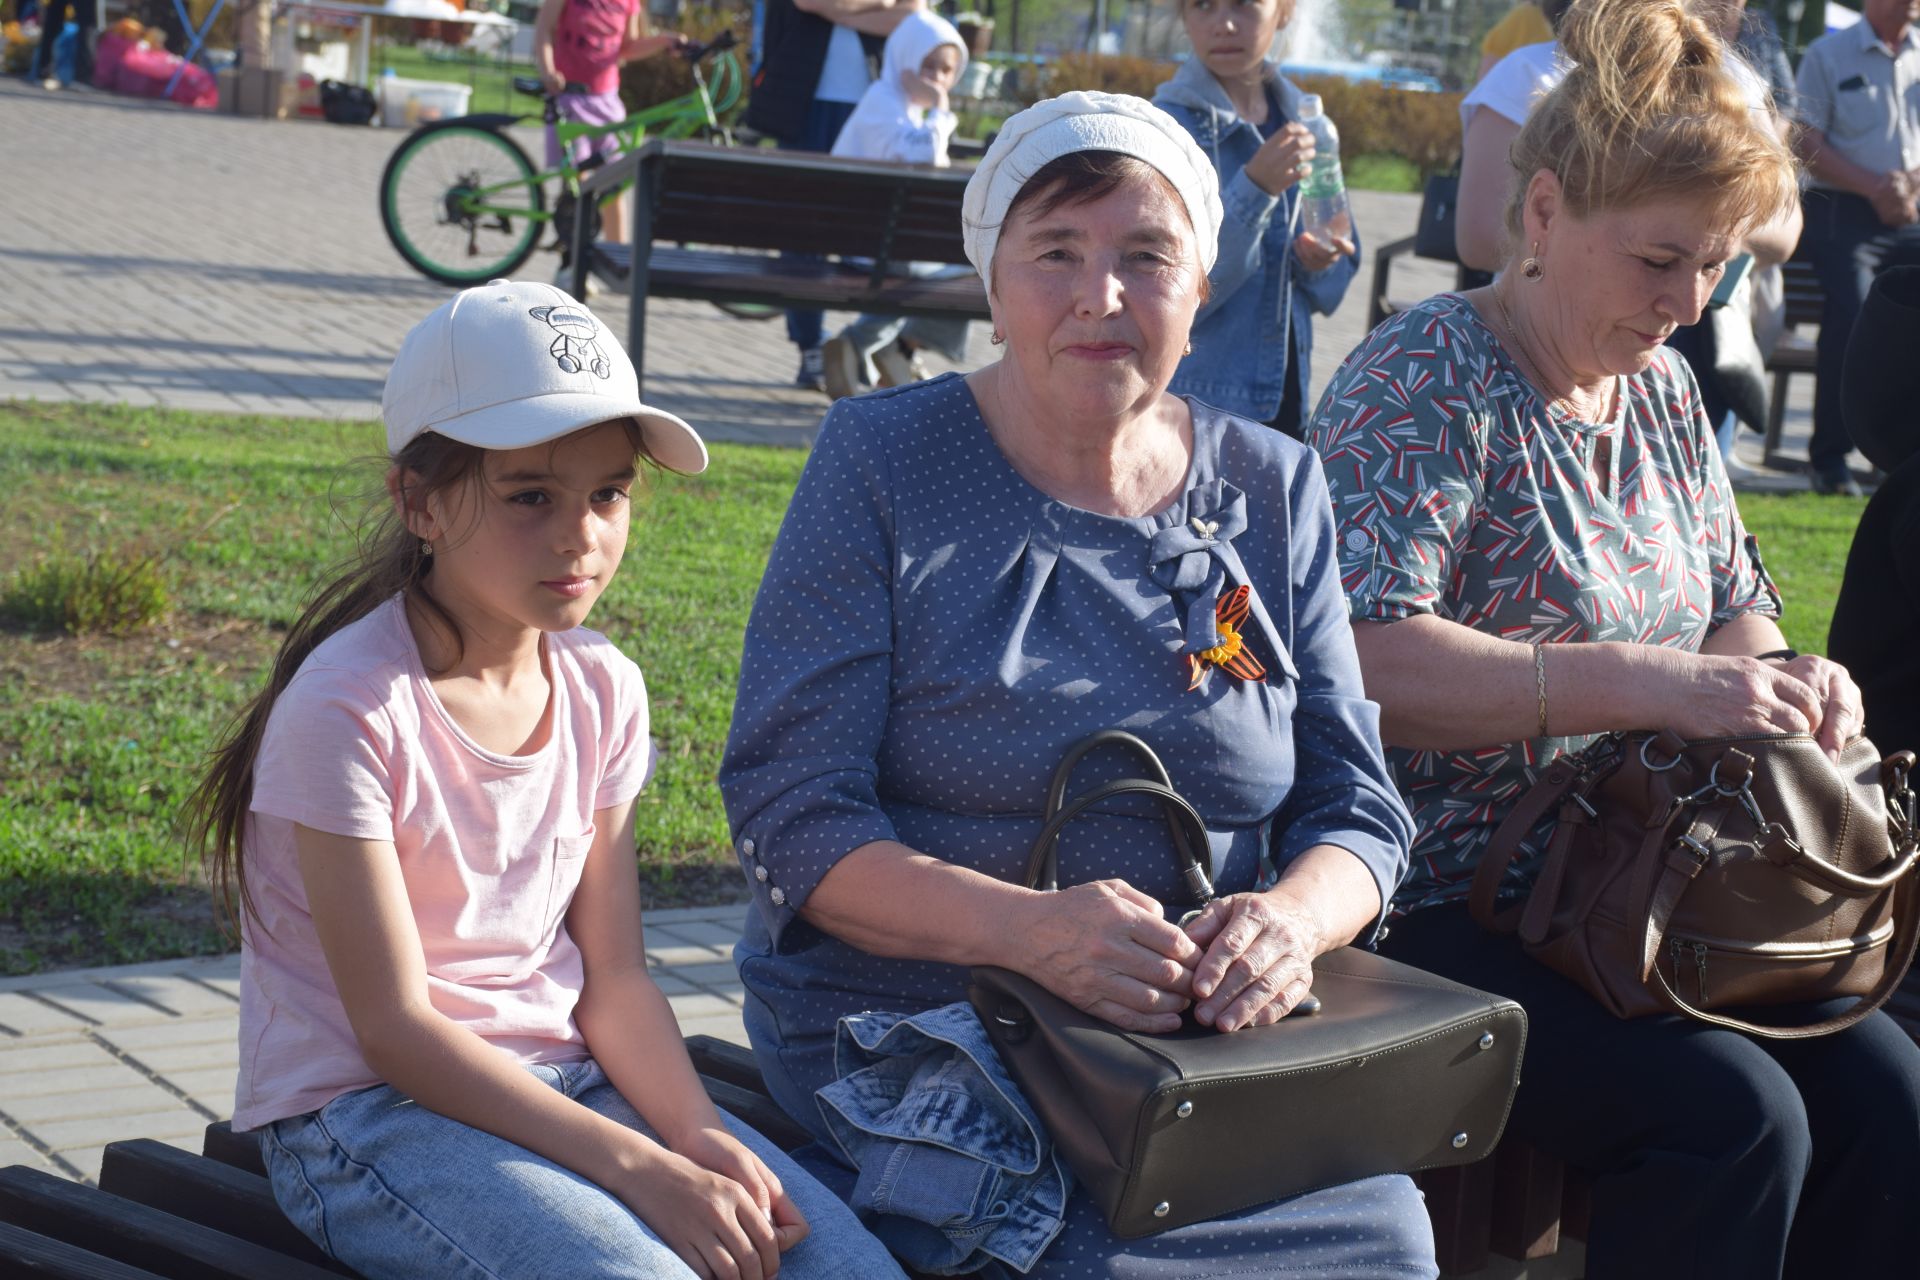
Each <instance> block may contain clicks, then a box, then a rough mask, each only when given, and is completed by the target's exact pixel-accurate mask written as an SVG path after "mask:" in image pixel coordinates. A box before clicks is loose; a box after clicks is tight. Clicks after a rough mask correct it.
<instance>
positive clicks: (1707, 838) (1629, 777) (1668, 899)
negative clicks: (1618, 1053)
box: [1469, 730, 1920, 1039]
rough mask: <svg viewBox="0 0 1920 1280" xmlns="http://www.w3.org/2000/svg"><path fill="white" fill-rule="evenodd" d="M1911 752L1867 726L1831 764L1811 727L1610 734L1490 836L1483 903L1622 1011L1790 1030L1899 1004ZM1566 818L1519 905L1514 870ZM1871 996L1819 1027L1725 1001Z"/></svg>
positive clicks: (1916, 903) (1907, 892) (1917, 930)
mask: <svg viewBox="0 0 1920 1280" xmlns="http://www.w3.org/2000/svg"><path fill="white" fill-rule="evenodd" d="M1913 765H1914V756H1913V753H1912V752H1910V751H1901V752H1897V753H1895V754H1894V755H1891V756H1889V757H1887V758H1886V759H1884V760H1883V759H1881V758H1880V753H1879V752H1878V751H1876V750H1875V749H1874V746H1873V744H1872V743H1871V742H1869V741H1867V740H1866V739H1865V738H1856V739H1854V741H1853V742H1852V743H1850V744H1848V746H1847V747H1846V748H1845V750H1844V751H1843V753H1842V754H1841V757H1840V761H1839V763H1838V764H1837V765H1836V764H1835V763H1834V762H1833V761H1831V760H1830V759H1828V757H1827V755H1826V753H1825V752H1824V751H1822V750H1821V749H1820V746H1819V744H1818V743H1817V742H1816V741H1815V740H1814V739H1813V738H1811V737H1809V736H1807V735H1805V734H1774V735H1764V736H1758V737H1743V738H1704V739H1696V740H1693V741H1688V740H1686V739H1683V738H1681V737H1680V736H1679V735H1677V734H1675V733H1673V732H1672V731H1671V730H1661V731H1659V732H1657V733H1656V732H1638V733H1630V734H1608V735H1605V736H1604V737H1602V738H1600V739H1599V740H1597V741H1596V742H1594V743H1593V744H1592V745H1591V746H1589V747H1588V748H1587V749H1586V750H1584V751H1582V752H1580V753H1578V754H1576V755H1570V756H1563V757H1562V758H1560V759H1558V760H1555V761H1554V762H1553V763H1552V764H1551V765H1550V766H1549V767H1548V769H1547V771H1546V773H1545V775H1544V776H1543V777H1542V778H1541V780H1540V781H1539V782H1537V783H1536V784H1535V785H1534V786H1533V788H1532V790H1530V791H1528V792H1527V794H1526V795H1525V796H1523V797H1522V798H1521V801H1520V803H1519V805H1518V806H1516V807H1515V809H1514V810H1513V812H1512V813H1511V814H1509V815H1508V817H1507V819H1506V821H1505V822H1503V823H1502V824H1501V825H1500V828H1499V830H1498V831H1496V832H1495V833H1494V836H1493V840H1492V841H1491V843H1490V844H1489V846H1488V848H1487V852H1486V853H1485V854H1484V855H1483V856H1482V857H1481V859H1480V865H1479V867H1478V869H1477V872H1476V874H1475V876H1474V882H1473V894H1472V898H1471V899H1470V904H1469V905H1470V907H1471V910H1472V913H1473V918H1474V919H1475V920H1476V921H1478V922H1479V923H1480V925H1481V926H1482V927H1483V928H1486V929H1491V930H1493V931H1495V932H1499V933H1513V932H1515V931H1516V930H1517V931H1518V933H1519V935H1520V941H1521V944H1522V946H1524V947H1525V949H1526V950H1527V952H1528V953H1529V954H1530V955H1532V956H1534V957H1535V958H1537V959H1539V960H1541V961H1542V962H1544V963H1545V964H1547V965H1549V966H1551V967H1552V968H1553V969H1555V970H1557V971H1558V972H1560V973H1562V974H1564V975H1565V976H1566V977H1568V978H1571V979H1572V980H1573V981H1575V982H1577V983H1579V984H1580V985H1581V986H1583V987H1585V988H1586V989H1587V990H1588V991H1590V992H1592V993H1593V996H1594V998H1595V999H1597V1000H1599V1001H1600V1003H1601V1004H1603V1005H1605V1006H1606V1007H1607V1008H1608V1009H1609V1010H1610V1011H1611V1012H1612V1013H1614V1014H1615V1015H1616V1016H1618V1017H1621V1018H1638V1017H1644V1016H1645V1015H1647V1014H1654V1013H1684V1014H1687V1015H1689V1016H1691V1017H1694V1018H1698V1019H1700V1020H1701V1021H1703V1022H1711V1023H1714V1024H1716V1025H1718V1026H1723V1027H1731V1028H1734V1029H1735V1030H1739V1031H1745V1032H1748V1033H1750V1034H1752V1035H1757V1036H1767V1037H1771V1038H1776V1039H1791V1038H1799V1037H1805V1036H1818V1035H1826V1034H1829V1033H1831V1032H1835V1031H1840V1030H1842V1029H1844V1028H1846V1027H1850V1026H1852V1025H1853V1024H1854V1023H1856V1022H1858V1021H1859V1020H1860V1019H1862V1018H1864V1017H1866V1016H1867V1015H1868V1014H1870V1013H1872V1012H1873V1011H1874V1010H1875V1009H1877V1008H1879V1007H1880V1006H1881V1005H1882V1004H1883V1003H1885V1001H1886V999H1887V997H1888V995H1889V994H1891V993H1892V991H1893V989H1894V987H1895V986H1897V985H1898V984H1899V981H1900V978H1901V975H1903V974H1904V973H1905V972H1906V969H1907V966H1908V965H1909V964H1910V963H1911V962H1912V960H1913V955H1914V946H1915V939H1916V936H1920V876H1917V875H1916V874H1915V866H1916V863H1920V841H1917V840H1916V833H1915V825H1914V824H1915V817H1916V815H1915V812H1914V795H1913V791H1912V789H1911V787H1910V786H1909V785H1908V778H1909V775H1910V773H1911V772H1912V769H1913ZM1549 816H1553V817H1555V818H1556V822H1555V825H1554V828H1553V834H1552V837H1551V839H1550V841H1549V843H1548V845H1547V854H1546V860H1545V861H1544V863H1542V865H1541V868H1540V873H1539V876H1538V877H1537V879H1536V880H1535V882H1534V885H1533V888H1532V891H1531V892H1530V893H1529V894H1528V895H1527V898H1526V901H1525V903H1524V905H1514V906H1510V907H1507V908H1504V909H1502V908H1501V907H1500V906H1499V904H1498V897H1499V893H1500V889H1501V885H1502V880H1503V877H1504V876H1505V874H1506V871H1507V868H1508V867H1509V865H1510V864H1511V863H1512V862H1513V860H1514V858H1515V857H1516V856H1517V855H1518V853H1519V851H1520V846H1521V841H1522V840H1524V839H1525V838H1526V836H1527V834H1528V833H1529V832H1531V831H1532V830H1533V829H1534V828H1535V827H1536V826H1537V825H1538V824H1539V823H1540V822H1541V821H1542V820H1543V819H1546V818H1548V817H1549ZM1837 996H1859V997H1860V1000H1859V1002H1858V1003H1857V1004H1855V1005H1854V1006H1853V1007H1852V1008H1850V1009H1848V1010H1847V1011H1846V1012H1844V1013H1842V1014H1839V1015H1837V1016H1835V1017H1832V1018H1828V1019H1825V1020H1823V1021H1820V1022H1816V1023H1812V1024H1809V1025H1804V1026H1784V1027H1783V1026H1771V1025H1766V1024H1763V1023H1757V1022H1752V1021H1748V1020H1745V1019H1742V1018H1739V1017H1735V1016H1732V1015H1730V1014H1727V1013H1720V1012H1709V1011H1710V1010H1726V1009H1737V1008H1741V1007H1744V1006H1753V1005H1777V1004H1788V1003H1793V1002H1798V1001H1805V1000H1824V999H1829V998H1833V997H1837Z"/></svg>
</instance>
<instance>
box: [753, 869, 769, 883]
mask: <svg viewBox="0 0 1920 1280" xmlns="http://www.w3.org/2000/svg"><path fill="white" fill-rule="evenodd" d="M753 878H754V879H755V880H758V881H759V882H760V883H762V884H765V883H766V882H767V869H766V868H765V867H755V868H754V869H753Z"/></svg>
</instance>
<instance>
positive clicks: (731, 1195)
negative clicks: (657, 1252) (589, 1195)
mask: <svg viewBox="0 0 1920 1280" xmlns="http://www.w3.org/2000/svg"><path fill="white" fill-rule="evenodd" d="M607 1189H608V1190H609V1191H611V1192H613V1193H614V1194H615V1195H617V1196H619V1197H620V1200H621V1202H622V1203H624V1204H625V1205H626V1206H627V1207H628V1208H629V1209H632V1210H633V1211H634V1213H635V1214H637V1215H638V1216H639V1218H640V1220H641V1221H642V1222H644V1223H646V1224H647V1225H648V1226H649V1227H651V1228H652V1229H653V1233H654V1234H655V1235H657V1236H659V1237H660V1239H661V1241H662V1243H664V1244H665V1245H666V1246H667V1247H668V1248H669V1249H671V1250H673V1252H674V1253H675V1255H677V1256H678V1257H679V1259H680V1260H681V1261H682V1262H684V1263H686V1264H687V1266H688V1267H689V1268H690V1269H691V1270H692V1271H693V1273H694V1274H695V1275H696V1276H699V1277H700V1278H701V1280H768V1277H771V1276H773V1275H774V1274H776V1273H777V1272H778V1271H779V1270H780V1242H779V1236H778V1235H777V1234H776V1223H775V1221H774V1219H773V1218H772V1217H771V1216H770V1215H769V1213H768V1211H767V1209H765V1208H762V1207H761V1206H760V1205H759V1204H757V1203H755V1201H754V1198H753V1196H752V1195H751V1194H750V1193H749V1192H748V1191H747V1189H746V1188H745V1187H743V1186H741V1185H740V1184H739V1183H738V1182H736V1181H734V1180H733V1179H732V1178H729V1177H727V1176H726V1175H725V1174H721V1173H715V1172H714V1171H713V1170H711V1169H707V1168H703V1167H702V1166H700V1165H699V1164H696V1163H695V1162H694V1161H692V1160H689V1159H688V1158H687V1157H685V1156H683V1155H680V1154H679V1153H678V1152H674V1151H668V1150H666V1149H665V1148H659V1149H658V1150H657V1155H655V1156H654V1158H652V1159H649V1160H647V1161H645V1162H644V1163H643V1164H642V1165H640V1166H639V1167H637V1168H636V1169H635V1171H634V1173H633V1174H632V1175H631V1176H630V1177H628V1178H625V1179H622V1180H621V1182H620V1184H619V1185H616V1186H610V1187H608V1188H607Z"/></svg>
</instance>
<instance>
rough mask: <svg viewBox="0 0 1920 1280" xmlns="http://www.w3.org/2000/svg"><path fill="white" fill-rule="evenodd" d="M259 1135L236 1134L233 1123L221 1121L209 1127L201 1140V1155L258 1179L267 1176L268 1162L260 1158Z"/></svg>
mask: <svg viewBox="0 0 1920 1280" xmlns="http://www.w3.org/2000/svg"><path fill="white" fill-rule="evenodd" d="M258 1137H259V1135H258V1134H257V1133H235V1132H234V1131H233V1124H232V1122H231V1121H227V1120H221V1121H218V1122H217V1123H214V1124H210V1125H208V1126H207V1131H206V1133H205V1134H203V1135H202V1136H201V1139H200V1154H201V1155H203V1156H205V1157H206V1158H207V1159H209V1160H217V1161H219V1162H220V1163H221V1164H224V1165H227V1166H228V1167H230V1168H234V1169H238V1170H240V1171H241V1172H242V1173H251V1174H253V1175H254V1176H255V1177H257V1178H264V1177H266V1176H267V1164H266V1161H264V1160H262V1159H261V1158H260V1143H259V1142H258V1141H257V1140H256V1139H257V1138H258Z"/></svg>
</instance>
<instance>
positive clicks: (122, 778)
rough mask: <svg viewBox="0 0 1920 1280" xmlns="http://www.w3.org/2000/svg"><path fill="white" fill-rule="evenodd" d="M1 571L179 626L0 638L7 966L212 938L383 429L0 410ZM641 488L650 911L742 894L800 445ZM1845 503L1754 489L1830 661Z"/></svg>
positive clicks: (628, 588)
mask: <svg viewBox="0 0 1920 1280" xmlns="http://www.w3.org/2000/svg"><path fill="white" fill-rule="evenodd" d="M0 441H4V442H5V443H4V446H0V484H3V485H4V489H5V492H6V494H7V495H8V496H7V501H6V504H5V507H4V511H3V512H0V566H7V567H9V568H11V567H15V566H23V565H31V564H34V563H35V562H36V561H37V560H38V559H39V558H40V557H42V556H44V555H47V554H50V553H54V552H69V553H71V552H81V553H85V552H89V551H99V550H105V549H109V548H112V549H129V548H131V549H134V550H145V551H149V552H156V553H164V556H165V559H164V565H165V570H166V576H167V578H168V580H169V582H170V585H171V589H172V594H173V612H172V614H171V615H170V616H169V617H168V618H167V620H166V621H165V622H163V623H162V624H160V625H159V626H157V627H155V628H152V629H150V630H149V631H146V632H143V633H140V634H138V635H135V636H131V637H127V638H122V639H109V638H106V637H73V636H65V635H50V634H38V633H29V632H23V631H20V630H4V629H0V973H22V972H31V971H35V970H39V969H45V968H49V967H53V966H59V965H73V964H112V963H122V962H128V961H135V960H149V959H158V958H161V957H164V956H172V955H182V954H192V953H195V952H202V951H210V950H218V949H222V946H223V943H222V940H221V938H220V935H219V934H218V932H217V930H216V928H215V926H214V923H213V918H212V916H211V914H210V912H209V911H208V908H207V902H206V893H205V890H204V889H203V888H202V887H201V886H200V883H199V881H198V878H197V874H196V872H195V870H194V866H193V861H192V859H191V858H190V857H189V856H188V854H187V852H186V850H185V849H184V848H183V847H182V844H181V842H180V839H179V837H178V834H177V832H176V830H175V822H176V818H177V814H178V810H179V806H180V804H181V801H182V800H183V799H184V797H185V796H186V794H187V792H188V791H189V790H190V789H191V788H192V786H193V784H194V782H195V780H196V777H197V772H198V770H199V769H200V767H201V762H202V759H203V757H204V755H205V753H206V751H207V750H208V748H209V747H210V745H211V744H212V742H213V740H214V738H215V736H216V735H217V733H218V732H219V730H220V728H221V726H222V725H223V724H224V722H225V721H226V719H227V717H228V716H229V715H231V714H232V712H233V711H234V710H235V709H236V708H237V707H239V706H240V704H241V703H242V702H243V701H244V700H245V699H246V698H247V697H249V696H250V695H251V694H252V693H253V692H254V691H255V689H256V688H257V686H258V683H259V681H260V679H261V676H262V673H263V670H264V667H265V665H266V663H267V661H268V660H269V659H270V657H271V655H272V652H273V650H274V648H275V646H276V645H277V643H278V640H279V630H280V629H281V628H283V627H284V626H285V625H286V624H287V623H288V622H289V621H290V620H291V619H292V618H293V617H294V615H295V613H296V611H297V608H298V606H299V603H300V601H301V599H302V597H303V596H304V595H305V594H306V593H307V592H308V590H309V589H310V588H311V586H312V584H313V583H314V582H315V580H316V579H317V578H318V577H319V575H321V574H322V573H323V572H324V571H325V570H326V567H327V566H328V565H329V564H331V563H332V562H334V561H335V560H336V559H338V558H339V557H340V556H341V555H342V554H343V553H344V552H345V550H346V549H347V547H348V546H349V542H348V534H347V528H346V525H345V524H344V523H343V521H342V516H343V515H346V514H349V513H352V512H354V511H355V510H357V509H359V499H360V496H361V494H362V492H363V491H364V490H365V488H366V487H367V486H369V485H373V484H377V482H378V479H379V471H378V463H377V462H373V461H363V462H362V464H361V465H359V466H358V467H357V468H354V469H350V470H347V471H344V472H343V470H342V467H343V464H345V463H347V462H349V461H350V460H352V459H356V458H357V459H363V460H367V459H371V458H372V457H373V455H375V454H376V453H377V451H378V449H379V447H380V444H381V441H380V436H379V432H378V428H377V427H375V426H374V425H373V424H370V423H361V424H346V425H343V424H339V423H328V422H302V421H292V420H286V419H274V418H250V417H226V416H220V417H213V416H199V415H192V414H183V413H167V412H159V411H154V410H144V409H127V408H115V407H94V406H79V405H73V406H68V405H61V406H51V405H23V404H6V403H3V402H0ZM713 454H714V466H713V469H712V470H711V471H709V472H708V473H707V474H706V475H705V476H702V477H697V478H692V479H685V478H680V477H674V476H665V477H661V478H659V479H657V480H655V481H654V482H653V483H652V484H651V487H650V490H649V492H648V493H647V494H646V495H645V496H644V497H643V499H642V501H641V502H640V504H639V506H638V509H637V512H636V515H637V525H636V528H635V530H634V533H633V538H632V541H631V542H630V543H629V545H628V550H627V558H626V563H625V565H624V567H623V568H622V570H621V573H620V577H619V579H618V580H617V581H616V583H615V585H614V587H613V588H612V590H611V591H610V592H609V593H608V595H607V597H606V598H605V599H604V600H603V601H602V602H601V603H600V605H599V606H598V608H596V610H595V611H594V615H593V619H592V622H593V625H594V626H595V627H596V628H598V629H599V630H602V631H604V632H606V633H607V634H608V635H610V636H611V637H612V638H613V639H614V640H615V641H616V642H617V643H618V644H619V645H620V646H621V647H622V648H623V649H624V650H625V651H626V652H627V653H629V654H631V655H632V656H633V658H634V659H635V660H636V661H638V662H639V663H640V665H641V667H642V668H643V669H645V671H646V673H647V680H648V686H649V690H650V693H651V696H652V702H653V706H652V711H653V732H654V736H655V738H656V740H657V741H658V743H659V747H660V752H661V760H660V767H659V772H658V773H657V775H656V777H655V780H654V783H653V785H652V786H650V787H649V788H648V789H647V791H646V792H645V793H644V794H643V795H642V796H641V800H640V805H639V818H638V842H639V850H640V857H639V863H640V868H641V874H642V880H643V883H644V885H645V887H646V891H647V898H648V901H649V902H651V903H656V904H661V903H664V904H672V903H687V902H702V901H715V900H719V899H721V898H724V897H728V896H731V895H732V894H733V893H734V892H735V891H736V885H735V877H736V875H737V872H736V871H735V869H734V864H733V859H732V856H731V854H730V853H729V851H728V849H727V842H726V826H725V821H724V818H723V816H722V813H721V807H720V799H719V794H718V792H717V790H716V789H715V787H714V786H713V781H712V780H713V777H714V774H715V772H716V771H717V770H718V767H719V762H720V749H721V746H722V743H723V741H724V738H725V734H726V729H727V722H728V717H729V710H730V706H731V700H732V692H733V686H734V678H735V674H736V671H737V667H738V662H739V652H740V637H741V632H742V630H743V629H744V627H745V624H746V616H747V609H748V606H749V604H750V603H751V600H752V596H753V591H754V588H755V585H756V584H757V583H758V581H759V576H760V572H761V569H762V566H763V565H764V564H765V562H766V556H767V552H768V549H769V548H770V547H771V546H772V543H773V537H774V534H775V532H776V530H777V529H778V527H779V522H780V519H781V516H782V514H783V513H784V512H785V510H786V504H787V500H788V496H789V495H790V494H791V493H792V490H793V485H794V482H795V480H796V479H797V478H798V476H799V471H800V467H801V464H802V463H803V462H804V461H805V455H804V454H802V453H800V452H798V451H794V450H786V449H765V448H749V447H742V446H730V445H717V446H715V447H714V450H713ZM1860 505H1861V504H1860V503H1859V502H1857V501H1848V500H1844V499H1835V498H1815V497H1812V496H1810V495H1794V496H1786V497H1774V496H1758V495H1756V496H1749V497H1747V498H1745V499H1743V500H1742V503H1741V507H1742V510H1743V512H1744V514H1745V516H1746V520H1747V524H1748V526H1749V527H1750V528H1751V529H1753V530H1754V531H1755V532H1757V533H1758V534H1760V536H1761V538H1762V540H1763V543H1764V546H1765V550H1766V555H1767V562H1768V564H1769V565H1770V566H1771V568H1772V570H1773V573H1774V576H1775V577H1776V578H1777V579H1778V581H1779V584H1780V587H1781V590H1782V592H1783V593H1784V594H1785V595H1786V597H1787V599H1788V601H1789V610H1788V614H1787V620H1786V630H1787V637H1788V639H1789V641H1791V642H1792V644H1793V645H1794V646H1795V647H1796V648H1799V649H1802V650H1810V651H1818V650H1819V649H1821V648H1822V647H1823V646H1824V639H1825V636H1826V631H1827V621H1828V618H1829V616H1830V615H1831V613H1832V609H1833V598H1834V593H1835V591H1836V589H1837V587H1838V584H1839V581H1840V572H1841V568H1842V565H1843V563H1844V561H1845V557H1846V551H1847V546H1848V542H1849V540H1850V539H1851V537H1852V531H1853V526H1854V524H1855V522H1856V521H1857V520H1858V519H1859V513H1860Z"/></svg>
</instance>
